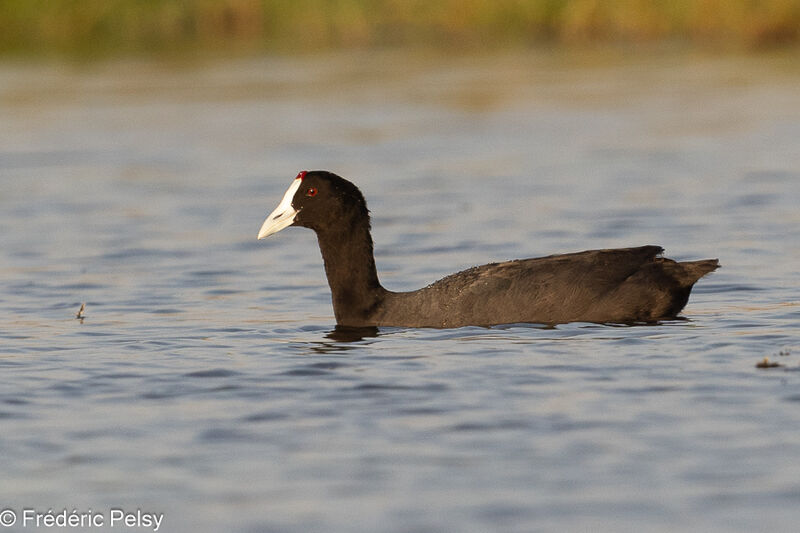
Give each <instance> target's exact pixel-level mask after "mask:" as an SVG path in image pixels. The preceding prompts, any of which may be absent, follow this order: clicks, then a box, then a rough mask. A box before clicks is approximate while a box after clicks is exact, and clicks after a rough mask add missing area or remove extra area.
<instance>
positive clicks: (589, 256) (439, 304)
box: [259, 171, 719, 328]
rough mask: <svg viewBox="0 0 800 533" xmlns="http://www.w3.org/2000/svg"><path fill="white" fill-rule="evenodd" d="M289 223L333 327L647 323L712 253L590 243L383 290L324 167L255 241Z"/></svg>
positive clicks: (306, 179)
mask: <svg viewBox="0 0 800 533" xmlns="http://www.w3.org/2000/svg"><path fill="white" fill-rule="evenodd" d="M289 225H294V226H304V227H307V228H310V229H313V230H314V231H315V232H316V234H317V239H318V241H319V247H320V250H321V252H322V257H323V260H324V262H325V273H326V274H327V277H328V284H329V285H330V288H331V296H332V301H333V310H334V314H335V315H336V322H337V324H338V325H341V326H408V327H436V328H451V327H460V326H470V325H472V326H489V325H494V324H510V323H519V322H529V323H541V324H559V323H565V322H599V323H636V322H655V321H659V320H664V319H670V318H675V317H676V316H677V315H678V313H680V311H681V310H682V309H683V307H684V306H685V305H686V302H687V300H688V299H689V293H690V292H691V290H692V286H693V285H694V283H695V282H696V281H697V280H698V279H700V278H701V277H702V276H704V275H705V274H707V273H709V272H711V271H713V270H715V269H716V268H717V267H718V266H719V263H718V261H717V260H716V259H704V260H700V261H687V262H676V261H673V260H672V259H667V258H664V257H661V256H660V254H661V253H662V251H663V249H662V248H661V247H659V246H640V247H636V248H618V249H609V250H589V251H584V252H577V253H570V254H562V255H551V256H548V257H540V258H534V259H520V260H515V261H505V262H502V263H490V264H487V265H482V266H477V267H473V268H470V269H467V270H464V271H461V272H457V273H455V274H451V275H449V276H447V277H445V278H442V279H440V280H439V281H436V282H434V283H432V284H430V285H428V286H427V287H424V288H422V289H419V290H416V291H411V292H392V291H389V290H387V289H385V288H384V287H383V286H382V285H381V284H380V282H379V280H378V273H377V270H376V268H375V259H374V256H373V246H372V236H371V234H370V218H369V211H368V210H367V204H366V201H365V200H364V197H363V195H362V194H361V192H360V191H359V190H358V188H357V187H356V186H355V185H353V184H352V183H350V182H349V181H347V180H345V179H343V178H341V177H339V176H337V175H335V174H332V173H330V172H325V171H313V172H301V173H300V174H299V175H298V177H297V178H296V179H295V181H294V182H293V183H292V186H291V187H290V189H289V191H287V194H286V196H284V199H283V201H282V202H281V204H280V205H279V206H278V208H277V209H276V210H275V211H273V213H272V214H270V216H269V217H268V218H267V220H266V221H265V222H264V225H263V226H262V228H261V231H260V232H259V238H264V237H266V236H268V235H271V234H272V233H275V232H277V231H280V230H281V229H283V228H284V227H287V226H289Z"/></svg>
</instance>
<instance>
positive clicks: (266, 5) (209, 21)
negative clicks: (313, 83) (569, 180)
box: [0, 0, 800, 55]
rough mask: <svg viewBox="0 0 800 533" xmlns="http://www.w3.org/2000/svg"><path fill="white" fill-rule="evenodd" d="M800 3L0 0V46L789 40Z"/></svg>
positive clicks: (80, 48) (50, 49)
mask: <svg viewBox="0 0 800 533" xmlns="http://www.w3.org/2000/svg"><path fill="white" fill-rule="evenodd" d="M799 40H800V0H0V53H5V54H14V53H23V54H29V53H32V54H40V53H66V54H101V55H107V54H116V53H130V52H133V53H142V52H145V53H147V52H152V53H162V52H172V51H181V50H194V49H210V50H214V49H221V50H229V49H234V50H235V49H240V50H249V51H261V50H283V51H285V50H300V51H309V50H319V49H327V48H337V47H338V48H341V47H386V46H433V47H456V48H481V47H487V46H490V47H491V46H508V45H530V44H540V43H544V44H554V45H556V44H584V43H595V42H603V43H617V42H624V43H628V42H635V43H640V42H643V43H649V42H662V41H675V42H680V43H684V42H685V43H689V44H692V45H700V46H734V47H741V48H760V47H769V46H783V45H792V44H797V42H798V41H799Z"/></svg>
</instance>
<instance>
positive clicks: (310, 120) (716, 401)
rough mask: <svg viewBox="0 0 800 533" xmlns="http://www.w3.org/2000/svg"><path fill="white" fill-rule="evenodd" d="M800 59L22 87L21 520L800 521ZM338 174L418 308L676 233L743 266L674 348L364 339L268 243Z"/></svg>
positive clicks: (570, 338) (306, 62)
mask: <svg viewBox="0 0 800 533" xmlns="http://www.w3.org/2000/svg"><path fill="white" fill-rule="evenodd" d="M797 65H800V63H798V62H797V58H796V57H789V56H759V57H749V58H739V57H728V58H708V57H693V56H675V55H666V56H659V55H656V56H653V55H643V56H637V55H634V56H631V57H618V56H606V55H603V54H596V55H591V56H586V55H579V54H537V55H523V54H511V53H509V54H501V55H493V56H485V57H464V58H443V57H425V56H406V55H401V54H392V53H382V54H380V53H379V54H358V53H352V54H341V55H334V56H326V57H308V58H291V59H290V58H269V59H246V60H238V61H220V62H211V63H202V64H197V65H190V66H185V65H182V66H175V65H152V64H142V63H135V62H130V63H114V64H96V65H89V66H82V67H65V66H53V65H37V66H23V65H16V64H7V65H4V66H2V67H0V141H1V142H0V146H1V147H2V148H0V207H1V209H0V227H2V231H1V232H0V250H1V252H0V279H1V280H2V283H1V284H0V310H2V317H3V320H2V322H1V323H0V455H1V456H2V459H3V461H2V462H3V482H2V484H1V485H0V508H2V509H5V508H11V509H14V510H15V511H19V510H21V509H23V508H26V507H27V508H36V509H37V510H39V511H41V512H46V511H47V510H48V509H50V508H52V509H53V510H55V511H60V510H62V509H64V508H67V509H69V510H72V509H77V510H79V511H85V510H88V509H90V508H91V509H93V510H95V511H98V512H105V513H107V512H108V510H109V509H110V508H112V507H122V508H125V509H126V510H133V511H135V510H136V509H137V508H141V509H143V510H146V511H150V512H159V513H161V512H163V513H164V515H165V516H164V523H163V525H162V528H161V531H169V532H172V531H177V532H189V531H237V532H239V531H241V532H251V531H252V532H255V531H276V532H277V531H280V532H297V533H300V532H303V533H305V532H317V531H318V532H329V531H386V532H408V531H415V532H428V531H431V532H433V531H437V532H439V531H452V532H473V531H474V532H485V531H492V530H498V531H519V532H529V531H581V530H584V531H588V530H591V531H614V532H619V531H675V530H694V531H756V530H761V531H766V530H773V531H790V530H793V529H794V527H795V525H796V524H797V523H798V521H800V511H798V509H800V507H798V505H797V503H798V500H799V499H800V461H798V460H797V458H798V457H800V429H798V428H800V325H798V324H800V287H799V286H798V282H797V280H798V274H800V266H798V265H800V210H799V209H798V205H800V150H798V149H797V139H798V138H800V100H798V98H797V87H798V84H800V69H798V68H797ZM314 168H325V169H330V170H333V171H336V172H337V173H339V174H341V175H343V176H346V177H349V178H350V179H352V180H353V181H354V182H356V183H357V184H358V185H359V186H360V187H361V189H362V190H363V191H364V193H365V195H366V197H367V200H368V203H369V205H370V208H371V210H372V213H373V228H374V238H375V246H376V260H377V264H378V269H379V273H380V276H381V280H382V282H383V283H384V285H385V286H387V287H388V288H390V289H393V290H408V289H414V288H418V287H420V286H423V285H425V284H427V283H430V282H431V281H433V280H435V279H437V278H439V277H441V276H444V275H446V274H449V273H451V272H454V271H456V270H459V269H462V268H466V267H469V266H472V265H475V264H481V263H485V262H489V261H493V260H501V259H511V258H519V257H531V256H537V255H546V254H550V253H559V252H569V251H576V250H581V249H588V248H602V247H615V246H631V245H641V244H660V245H662V246H664V247H665V248H666V249H667V254H668V255H669V256H670V257H673V258H676V259H701V258H707V257H718V258H719V259H720V261H721V263H722V265H723V268H722V269H720V270H719V271H718V272H716V273H714V274H713V275H711V276H709V277H708V278H706V279H703V280H702V281H701V282H700V283H699V284H698V285H697V287H696V289H695V291H694V292H693V295H692V298H691V300H690V302H689V305H688V306H687V308H686V310H685V313H684V314H685V316H686V320H677V321H671V322H668V323H664V324H661V325H650V326H638V327H613V326H603V325H592V324H568V325H562V326H558V327H556V328H543V327H539V326H534V325H509V326H501V327H494V328H461V329H453V330H429V329H404V328H385V329H383V328H382V329H380V330H379V331H378V332H377V334H376V335H375V336H367V337H363V338H361V339H357V340H353V339H342V338H341V337H338V336H336V335H332V330H333V326H334V320H333V314H332V310H331V306H330V299H329V298H330V297H329V292H328V288H327V284H326V282H325V279H324V272H323V269H322V263H321V258H320V255H319V251H318V248H317V246H316V240H315V238H314V235H313V234H312V233H311V232H310V231H308V230H304V229H302V228H290V229H287V230H285V231H283V232H281V233H280V234H278V235H275V236H273V237H270V238H269V239H267V240H266V241H261V242H257V241H256V240H255V235H256V232H257V230H258V228H259V226H260V225H261V222H262V220H263V218H264V216H266V214H267V213H268V212H269V211H271V210H272V208H273V207H274V206H275V205H276V204H277V202H278V201H279V199H280V197H281V196H282V194H283V192H284V190H285V189H286V187H288V185H289V183H290V181H291V179H292V178H293V177H294V175H295V174H296V173H297V171H299V170H301V169H314ZM83 302H85V303H86V310H85V319H84V320H82V321H81V320H77V319H76V318H75V314H76V312H77V311H78V309H79V307H80V305H81V303H83ZM781 354H788V355H781ZM764 357H768V358H769V359H770V360H771V361H774V362H779V363H781V364H783V365H784V366H782V367H778V368H771V369H757V368H756V367H755V364H756V363H757V362H758V361H760V360H762V359H763V358H764ZM19 526H20V524H19V523H18V524H16V525H15V526H14V527H12V528H9V530H11V531H23V530H28V529H30V528H27V529H22V528H20V527H19ZM15 528H16V529H15Z"/></svg>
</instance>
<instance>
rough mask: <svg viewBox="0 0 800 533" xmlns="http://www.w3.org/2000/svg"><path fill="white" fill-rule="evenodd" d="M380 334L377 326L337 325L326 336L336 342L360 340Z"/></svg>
mask: <svg viewBox="0 0 800 533" xmlns="http://www.w3.org/2000/svg"><path fill="white" fill-rule="evenodd" d="M377 336H378V328H377V327H375V326H367V327H360V328H359V327H350V326H336V327H335V328H334V329H333V330H332V331H330V332H329V333H328V334H327V335H325V337H326V338H328V339H331V340H332V341H336V342H358V341H360V340H364V339H365V338H372V337H377Z"/></svg>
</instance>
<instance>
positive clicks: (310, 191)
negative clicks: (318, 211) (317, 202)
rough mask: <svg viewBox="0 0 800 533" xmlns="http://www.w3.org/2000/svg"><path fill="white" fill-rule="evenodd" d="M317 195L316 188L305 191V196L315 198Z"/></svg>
mask: <svg viewBox="0 0 800 533" xmlns="http://www.w3.org/2000/svg"><path fill="white" fill-rule="evenodd" d="M316 195H317V188H316V187H311V188H309V189H308V190H307V191H306V196H316Z"/></svg>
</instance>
